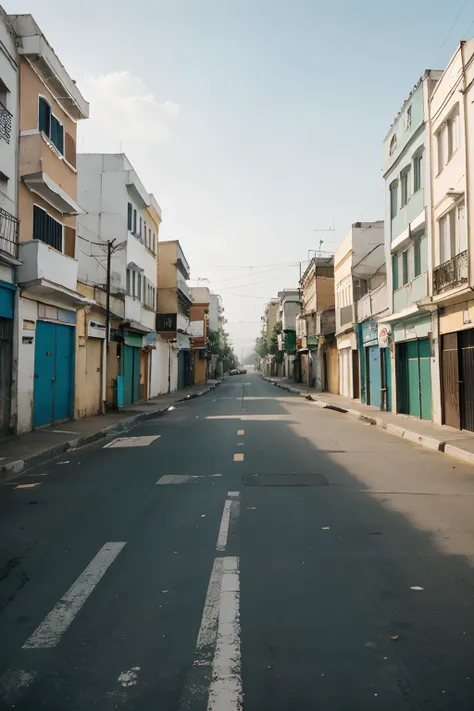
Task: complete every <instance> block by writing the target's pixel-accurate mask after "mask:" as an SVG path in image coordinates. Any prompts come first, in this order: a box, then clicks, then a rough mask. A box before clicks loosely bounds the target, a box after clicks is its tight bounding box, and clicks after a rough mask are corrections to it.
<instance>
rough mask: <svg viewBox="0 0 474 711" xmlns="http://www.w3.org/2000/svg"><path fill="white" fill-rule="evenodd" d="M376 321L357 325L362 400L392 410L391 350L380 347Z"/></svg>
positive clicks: (366, 403)
mask: <svg viewBox="0 0 474 711" xmlns="http://www.w3.org/2000/svg"><path fill="white" fill-rule="evenodd" d="M378 330H379V329H378V324H377V322H376V321H373V320H369V321H364V322H363V323H361V324H358V326H357V340H358V346H359V357H360V390H361V401H362V402H363V403H364V404H365V405H372V406H373V407H378V408H380V409H381V410H386V411H390V410H391V408H392V396H391V380H392V378H391V364H390V351H388V353H387V348H380V345H379V339H378Z"/></svg>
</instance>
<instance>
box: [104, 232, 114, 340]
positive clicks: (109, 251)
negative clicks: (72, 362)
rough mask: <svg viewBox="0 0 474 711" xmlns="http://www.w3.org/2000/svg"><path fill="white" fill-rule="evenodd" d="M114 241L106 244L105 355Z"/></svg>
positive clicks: (108, 326)
mask: <svg viewBox="0 0 474 711" xmlns="http://www.w3.org/2000/svg"><path fill="white" fill-rule="evenodd" d="M114 242H115V240H114V239H113V240H111V241H110V242H107V283H106V287H105V288H106V291H105V339H106V341H105V343H106V350H107V353H108V351H109V342H110V265H111V261H112V252H113V248H114Z"/></svg>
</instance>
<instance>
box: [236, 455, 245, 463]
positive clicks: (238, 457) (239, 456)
mask: <svg viewBox="0 0 474 711" xmlns="http://www.w3.org/2000/svg"><path fill="white" fill-rule="evenodd" d="M243 461H244V455H243V454H234V462H243Z"/></svg>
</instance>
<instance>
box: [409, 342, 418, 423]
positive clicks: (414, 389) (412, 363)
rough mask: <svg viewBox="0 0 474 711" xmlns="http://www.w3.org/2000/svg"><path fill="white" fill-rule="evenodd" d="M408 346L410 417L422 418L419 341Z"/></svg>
mask: <svg viewBox="0 0 474 711" xmlns="http://www.w3.org/2000/svg"><path fill="white" fill-rule="evenodd" d="M406 345H407V388H408V391H407V395H408V415H414V416H415V417H420V416H421V403H420V372H419V371H420V359H419V357H418V341H410V342H409V343H407V344H406Z"/></svg>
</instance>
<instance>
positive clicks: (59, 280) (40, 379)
mask: <svg viewBox="0 0 474 711" xmlns="http://www.w3.org/2000/svg"><path fill="white" fill-rule="evenodd" d="M9 18H10V21H11V24H12V26H13V28H14V31H15V33H16V35H17V37H18V42H17V51H18V55H19V73H20V84H19V98H20V111H19V119H20V121H19V129H20V139H19V181H20V182H19V190H18V216H19V220H20V226H19V240H20V243H19V253H18V258H19V260H20V261H21V266H19V267H18V272H17V278H18V283H19V286H20V290H21V296H19V297H18V302H17V320H18V328H17V329H16V343H15V345H14V350H15V351H16V354H17V368H16V369H15V368H14V394H15V404H14V407H15V411H16V422H15V430H16V432H18V433H21V432H25V431H28V430H30V429H31V428H32V427H40V426H43V425H47V424H50V423H51V422H56V421H61V420H67V419H70V418H71V417H73V416H74V393H75V350H76V320H77V311H78V309H79V308H81V307H83V306H84V305H86V304H87V303H88V299H87V297H85V296H83V295H82V294H80V293H79V292H78V290H77V276H78V262H77V260H76V259H75V246H76V216H77V215H78V214H80V213H82V212H83V210H82V208H81V207H80V206H79V204H78V202H77V170H76V129H77V122H78V121H80V120H82V119H85V118H87V117H88V113H89V105H88V103H87V102H86V101H85V99H84V98H83V96H82V95H81V93H80V92H79V89H78V88H77V86H76V84H75V82H74V81H73V80H72V79H71V77H70V76H69V74H68V73H67V71H66V70H65V68H64V67H63V65H62V64H61V62H60V61H59V59H58V57H57V56H56V54H55V52H54V50H53V49H52V47H51V46H50V44H49V43H48V41H47V40H46V38H45V37H44V35H43V33H42V32H41V29H40V28H39V27H38V25H37V23H36V22H35V20H34V19H33V17H32V16H31V15H10V16H9Z"/></svg>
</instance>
